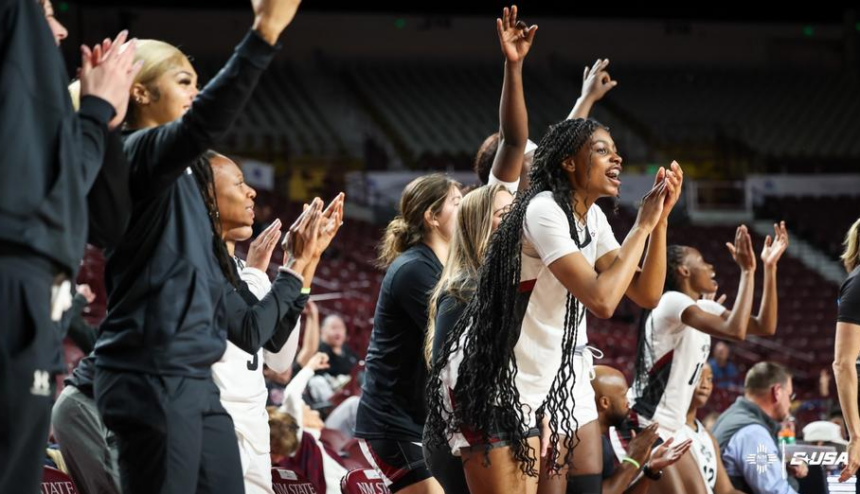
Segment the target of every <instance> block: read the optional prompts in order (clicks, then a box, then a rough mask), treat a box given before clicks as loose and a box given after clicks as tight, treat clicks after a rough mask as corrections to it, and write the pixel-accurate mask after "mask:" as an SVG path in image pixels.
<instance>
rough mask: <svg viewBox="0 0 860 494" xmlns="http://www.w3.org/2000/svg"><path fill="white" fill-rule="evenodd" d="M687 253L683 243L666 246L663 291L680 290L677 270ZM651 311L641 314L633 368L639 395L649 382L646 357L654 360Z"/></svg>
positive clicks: (644, 310)
mask: <svg viewBox="0 0 860 494" xmlns="http://www.w3.org/2000/svg"><path fill="white" fill-rule="evenodd" d="M686 255H687V248H686V247H684V246H682V245H670V246H668V247H666V281H665V282H664V283H663V293H666V292H679V291H681V290H680V285H679V283H678V278H677V272H678V266H680V265H681V264H683V263H684V257H685V256H686ZM650 315H651V311H650V310H648V309H643V310H642V314H641V315H640V316H639V333H638V336H637V340H636V363H635V365H634V368H633V381H634V384H633V385H634V386H635V390H636V394H637V396H642V394H643V393H644V391H645V386H646V385H647V383H648V362H647V359H646V358H645V357H646V356H648V357H649V358H650V359H651V362H654V342H653V337H654V335H653V333H652V335H651V338H652V341H649V338H648V337H647V335H646V325H647V321H648V317H649V316H650Z"/></svg>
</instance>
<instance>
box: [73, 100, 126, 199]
mask: <svg viewBox="0 0 860 494" xmlns="http://www.w3.org/2000/svg"><path fill="white" fill-rule="evenodd" d="M115 114H116V112H114V109H113V106H111V104H110V103H108V102H107V101H105V100H103V99H101V98H99V97H96V96H89V95H88V96H84V97H83V98H81V108H80V110H79V111H78V113H77V114H76V115H75V117H76V118H77V120H78V124H79V127H80V150H81V160H82V163H81V164H82V165H83V166H82V169H81V173H83V180H84V186H85V190H89V189H90V188H91V187H92V186H93V183H94V182H95V180H96V177H97V176H98V174H99V170H101V168H102V163H103V162H104V159H105V147H106V142H107V138H108V128H107V124H108V122H110V120H111V119H112V118H113V116H114V115H115Z"/></svg>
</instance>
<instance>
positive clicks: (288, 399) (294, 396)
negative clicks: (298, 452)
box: [281, 367, 314, 440]
mask: <svg viewBox="0 0 860 494" xmlns="http://www.w3.org/2000/svg"><path fill="white" fill-rule="evenodd" d="M312 377H314V371H313V370H312V369H311V368H310V367H305V368H303V369H302V370H301V371H299V372H298V373H296V374H294V375H293V378H292V380H290V383H289V384H287V387H286V388H284V402H283V403H282V404H281V411H282V412H286V413H288V414H289V415H290V416H291V417H293V418H294V419H295V420H296V425H298V427H299V430H298V431H297V432H296V434H297V435H298V437H299V439H300V440H301V437H302V432H303V431H304V428H303V427H302V416H303V415H304V411H305V409H304V408H305V402H304V400H302V394H304V392H305V388H307V387H308V382H309V381H310V380H311V378H312Z"/></svg>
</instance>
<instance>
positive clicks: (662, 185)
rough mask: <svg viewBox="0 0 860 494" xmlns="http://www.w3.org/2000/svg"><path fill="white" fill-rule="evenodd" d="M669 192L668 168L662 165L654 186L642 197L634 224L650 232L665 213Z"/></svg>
mask: <svg viewBox="0 0 860 494" xmlns="http://www.w3.org/2000/svg"><path fill="white" fill-rule="evenodd" d="M667 193H668V189H667V188H666V169H665V168H663V167H660V169H659V170H657V176H656V177H655V178H654V187H653V188H652V189H651V190H649V191H648V193H647V194H645V197H643V198H642V204H641V205H640V206H639V214H638V215H637V216H636V224H634V225H633V226H634V227H637V226H638V227H641V228H644V229H645V230H646V231H647V232H648V233H649V234H650V233H651V231H652V230H654V227H656V226H657V223H658V222H659V221H660V219H661V217H662V215H663V204H664V202H665V199H666V194H667Z"/></svg>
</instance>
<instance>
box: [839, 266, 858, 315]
mask: <svg viewBox="0 0 860 494" xmlns="http://www.w3.org/2000/svg"><path fill="white" fill-rule="evenodd" d="M858 277H860V274H855V275H854V276H851V277H849V278H848V279H847V280H845V282H844V283H843V284H842V288H840V290H839V309H838V311H837V313H836V320H837V321H839V322H847V323H850V324H860V282H858V281H857V278H858Z"/></svg>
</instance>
